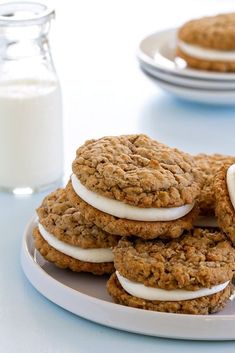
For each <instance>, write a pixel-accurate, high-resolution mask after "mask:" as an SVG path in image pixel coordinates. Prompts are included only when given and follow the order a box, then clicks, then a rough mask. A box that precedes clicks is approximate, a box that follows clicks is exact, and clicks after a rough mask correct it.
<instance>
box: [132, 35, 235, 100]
mask: <svg viewBox="0 0 235 353" xmlns="http://www.w3.org/2000/svg"><path fill="white" fill-rule="evenodd" d="M176 45H177V29H169V30H165V31H161V32H156V33H153V34H152V35H150V36H147V37H146V38H144V39H143V40H142V41H141V42H140V45H139V48H138V52H137V58H138V60H139V63H140V67H141V69H142V70H143V71H144V73H146V74H147V76H148V77H149V78H150V79H151V80H153V81H154V82H155V83H156V84H157V85H158V86H160V87H161V88H163V89H164V90H166V91H168V92H170V93H173V94H174V95H176V96H178V97H180V98H183V99H186V100H190V101H195V102H201V103H212V104H226V105H235V73H222V72H215V71H203V70H196V69H192V68H189V67H187V64H186V62H185V61H184V60H183V59H181V58H179V57H176V55H175V49H176Z"/></svg>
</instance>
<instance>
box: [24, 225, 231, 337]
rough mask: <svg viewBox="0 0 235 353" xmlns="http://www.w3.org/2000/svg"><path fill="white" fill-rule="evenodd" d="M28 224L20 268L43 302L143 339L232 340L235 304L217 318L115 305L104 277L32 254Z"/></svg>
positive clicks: (29, 226)
mask: <svg viewBox="0 0 235 353" xmlns="http://www.w3.org/2000/svg"><path fill="white" fill-rule="evenodd" d="M34 227H35V222H34V221H31V222H30V223H29V225H28V226H27V228H26V230H25V234H24V237H23V243H22V254H21V264H22V268H23V271H24V273H25V275H26V277H27V278H28V280H29V281H30V282H31V284H32V285H33V286H34V287H35V288H36V289H37V290H38V291H39V292H40V293H41V294H43V295H44V296H45V297H46V298H48V299H49V300H51V301H52V302H54V303H56V304H57V305H59V306H61V307H63V308H64V309H67V310H68V311H71V312H72V313H74V314H76V315H78V316H81V317H83V318H86V319H88V320H91V321H94V322H96V323H99V324H102V325H106V326H109V327H113V328H117V329H120V330H124V331H129V332H135V333H140V334H145V335H151V336H158V337H169V338H180V339H194V340H235V330H234V327H235V302H233V301H232V299H231V300H230V301H229V303H228V304H227V306H226V308H225V309H224V310H223V311H221V312H220V313H219V314H215V315H209V316H203V315H197V316H195V315H183V314H180V315H179V314H169V313H160V312H154V311H147V310H142V309H135V308H130V307H126V306H122V305H117V304H114V303H113V302H112V299H111V298H110V297H109V295H108V293H107V291H106V287H105V285H106V281H107V277H106V276H102V277H99V276H94V275H91V274H85V273H83V274H81V273H73V272H71V271H67V270H61V269H59V268H56V267H55V266H54V265H52V264H50V263H48V262H47V261H45V260H44V259H43V258H42V257H41V255H40V254H39V253H38V252H37V251H36V250H35V247H34V241H33V238H32V230H33V228H34Z"/></svg>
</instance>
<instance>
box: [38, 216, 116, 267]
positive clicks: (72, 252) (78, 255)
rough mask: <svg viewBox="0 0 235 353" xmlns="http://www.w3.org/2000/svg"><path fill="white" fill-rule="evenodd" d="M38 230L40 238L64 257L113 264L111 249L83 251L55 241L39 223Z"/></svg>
mask: <svg viewBox="0 0 235 353" xmlns="http://www.w3.org/2000/svg"><path fill="white" fill-rule="evenodd" d="M38 228H39V231H40V234H41V236H42V237H43V238H44V239H45V240H46V241H47V242H48V244H49V245H51V246H52V247H53V248H54V249H56V250H58V251H60V252H62V253H63V254H65V255H68V256H71V257H73V258H74V259H77V260H80V261H86V262H93V263H101V262H113V258H114V257H113V252H112V250H111V249H106V248H98V249H83V248H80V247H78V246H74V245H70V244H66V243H64V242H63V241H61V240H59V239H57V238H56V237H55V236H54V235H52V234H50V233H48V232H47V231H46V229H45V228H44V227H43V226H42V225H41V224H40V223H39V224H38Z"/></svg>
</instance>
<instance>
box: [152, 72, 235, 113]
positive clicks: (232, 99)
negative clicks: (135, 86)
mask: <svg viewBox="0 0 235 353" xmlns="http://www.w3.org/2000/svg"><path fill="white" fill-rule="evenodd" d="M147 76H148V77H149V78H150V79H151V81H152V82H154V83H155V84H157V85H158V86H159V87H161V88H162V89H163V90H165V91H166V92H168V93H171V94H173V95H175V96H176V97H179V98H182V99H185V100H187V101H191V102H197V103H204V104H214V105H231V106H233V105H235V91H234V90H223V91H215V90H206V89H197V88H193V87H187V86H180V85H175V84H172V83H169V82H166V81H163V80H160V79H157V78H155V77H152V76H150V75H147Z"/></svg>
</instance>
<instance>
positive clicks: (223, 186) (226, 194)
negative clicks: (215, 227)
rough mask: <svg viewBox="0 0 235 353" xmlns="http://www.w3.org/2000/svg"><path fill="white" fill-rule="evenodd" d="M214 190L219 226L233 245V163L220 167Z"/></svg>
mask: <svg viewBox="0 0 235 353" xmlns="http://www.w3.org/2000/svg"><path fill="white" fill-rule="evenodd" d="M214 190H215V200H216V201H215V205H216V206H215V212H216V216H217V218H218V223H219V226H220V227H221V229H222V230H223V231H224V232H225V233H226V235H227V236H228V237H229V238H230V239H231V241H232V243H233V245H234V246H235V164H232V165H230V166H224V167H222V168H221V170H220V171H219V172H218V173H217V175H216V177H215V181H214Z"/></svg>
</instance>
